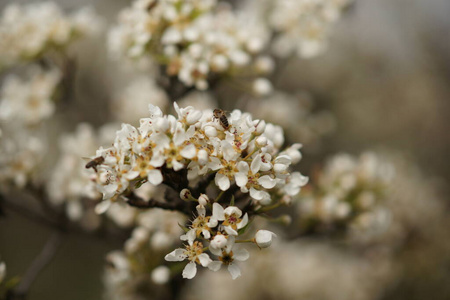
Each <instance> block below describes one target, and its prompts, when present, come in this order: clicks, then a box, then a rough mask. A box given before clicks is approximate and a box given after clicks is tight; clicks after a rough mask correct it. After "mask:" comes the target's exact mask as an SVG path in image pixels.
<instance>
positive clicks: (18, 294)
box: [12, 231, 63, 300]
mask: <svg viewBox="0 0 450 300" xmlns="http://www.w3.org/2000/svg"><path fill="white" fill-rule="evenodd" d="M62 242H63V234H62V232H61V231H57V232H55V233H53V234H52V236H51V237H50V238H49V239H48V241H47V243H46V244H45V245H44V248H42V250H41V253H39V255H38V256H37V257H36V258H35V259H34V260H33V262H32V263H31V266H30V267H29V268H28V270H27V272H26V273H25V275H24V276H23V277H22V280H21V281H20V283H19V285H18V286H17V287H16V288H15V289H14V290H13V292H12V299H17V300H19V299H26V296H27V294H28V291H29V290H30V288H31V286H32V284H33V283H34V281H35V280H36V278H37V276H38V275H39V274H40V273H41V272H42V271H43V270H44V269H45V267H46V266H47V265H48V264H49V263H50V262H51V261H52V260H53V258H54V257H55V254H56V252H57V251H58V249H59V247H60V246H61V244H62Z"/></svg>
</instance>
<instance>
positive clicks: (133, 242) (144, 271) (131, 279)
mask: <svg viewBox="0 0 450 300" xmlns="http://www.w3.org/2000/svg"><path fill="white" fill-rule="evenodd" d="M135 219H136V223H137V227H136V228H135V229H134V230H133V232H132V234H131V237H130V238H129V239H128V240H127V241H126V242H125V246H124V250H123V251H113V252H110V253H108V255H107V258H106V259H107V261H108V266H107V268H106V272H105V282H106V285H107V295H108V299H125V298H131V299H134V298H137V297H138V295H136V293H139V289H136V288H134V286H137V285H142V286H147V287H152V285H153V286H154V285H163V284H165V283H167V282H168V281H169V279H170V277H171V276H172V274H171V272H170V270H169V268H168V267H167V266H164V265H160V263H161V260H162V257H163V256H164V253H165V252H167V250H168V249H170V247H173V245H174V244H175V243H176V242H177V241H178V239H179V236H180V234H181V233H182V230H181V228H180V227H179V225H178V224H181V223H184V222H185V217H184V216H183V215H182V214H180V213H176V212H169V211H165V210H161V209H152V210H148V211H143V212H140V213H139V214H138V215H137V216H136V217H135ZM148 274H151V276H148ZM153 292H155V291H153Z"/></svg>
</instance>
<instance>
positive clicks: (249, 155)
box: [242, 147, 259, 160]
mask: <svg viewBox="0 0 450 300" xmlns="http://www.w3.org/2000/svg"><path fill="white" fill-rule="evenodd" d="M258 150H259V148H258V147H255V149H254V150H253V151H252V152H250V153H249V154H247V156H246V157H244V158H243V159H242V160H247V159H248V158H250V157H252V155H253V154H255V153H256V151H258Z"/></svg>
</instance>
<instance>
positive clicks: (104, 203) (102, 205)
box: [95, 200, 111, 215]
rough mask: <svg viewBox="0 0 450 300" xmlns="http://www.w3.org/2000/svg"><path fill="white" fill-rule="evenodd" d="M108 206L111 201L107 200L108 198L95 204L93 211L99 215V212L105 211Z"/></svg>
mask: <svg viewBox="0 0 450 300" xmlns="http://www.w3.org/2000/svg"><path fill="white" fill-rule="evenodd" d="M110 206H111V201H109V200H105V201H102V202H100V203H99V204H97V205H96V206H95V213H96V214H98V215H101V214H103V213H105V212H106V211H107V210H108V208H109V207H110Z"/></svg>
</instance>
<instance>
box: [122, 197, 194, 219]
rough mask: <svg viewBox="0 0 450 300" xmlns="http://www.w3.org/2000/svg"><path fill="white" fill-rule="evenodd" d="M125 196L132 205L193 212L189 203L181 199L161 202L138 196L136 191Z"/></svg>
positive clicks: (185, 212) (187, 212) (186, 212)
mask: <svg viewBox="0 0 450 300" xmlns="http://www.w3.org/2000/svg"><path fill="white" fill-rule="evenodd" d="M125 198H126V199H127V203H128V204H129V205H130V206H133V207H137V208H162V209H167V210H173V211H179V212H182V213H184V214H187V215H190V214H191V210H190V208H189V205H188V204H187V203H186V202H184V201H182V200H181V199H180V200H179V201H174V202H161V201H157V200H154V199H150V200H148V201H146V200H144V199H142V198H141V197H139V196H137V195H136V194H135V193H130V194H128V195H126V196H125Z"/></svg>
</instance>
